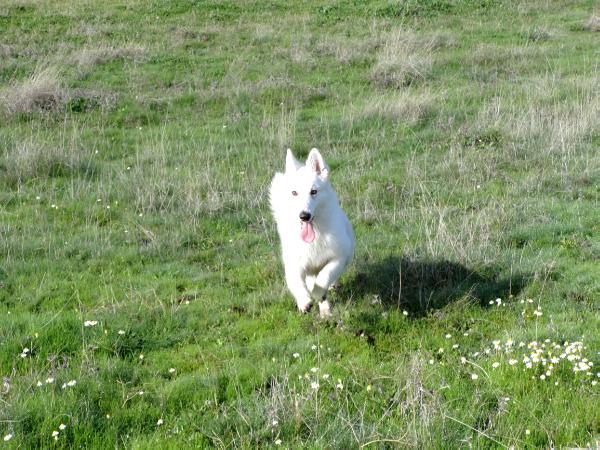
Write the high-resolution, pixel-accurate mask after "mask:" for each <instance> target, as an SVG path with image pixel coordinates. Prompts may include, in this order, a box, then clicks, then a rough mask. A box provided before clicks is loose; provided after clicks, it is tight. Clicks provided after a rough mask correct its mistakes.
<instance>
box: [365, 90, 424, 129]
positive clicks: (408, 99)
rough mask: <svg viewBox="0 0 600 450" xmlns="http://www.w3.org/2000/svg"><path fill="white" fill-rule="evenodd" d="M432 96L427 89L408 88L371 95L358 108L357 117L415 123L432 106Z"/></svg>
mask: <svg viewBox="0 0 600 450" xmlns="http://www.w3.org/2000/svg"><path fill="white" fill-rule="evenodd" d="M434 101H435V99H434V97H433V95H432V94H431V93H430V92H429V91H416V90H414V89H408V90H404V91H399V92H396V93H394V94H393V95H378V96H376V97H372V98H371V99H370V100H369V101H367V103H366V104H365V105H364V106H363V107H362V108H360V109H359V111H358V113H357V117H358V118H367V117H381V118H384V119H388V120H392V121H395V122H401V123H406V124H408V125H415V124H416V123H418V122H419V121H421V120H422V119H423V118H424V117H425V116H426V115H427V114H428V113H429V112H430V111H431V109H432V108H433V105H434Z"/></svg>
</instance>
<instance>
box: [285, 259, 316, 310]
mask: <svg viewBox="0 0 600 450" xmlns="http://www.w3.org/2000/svg"><path fill="white" fill-rule="evenodd" d="M285 281H286V282H287V285H288V289H289V290H290V292H291V293H292V295H293V296H294V298H295V299H296V304H297V305H298V309H299V310H300V311H301V312H308V311H310V307H311V304H312V299H311V298H310V293H309V292H308V289H307V288H306V283H305V281H304V277H303V276H302V274H300V273H298V272H296V271H295V270H290V269H288V268H286V270H285Z"/></svg>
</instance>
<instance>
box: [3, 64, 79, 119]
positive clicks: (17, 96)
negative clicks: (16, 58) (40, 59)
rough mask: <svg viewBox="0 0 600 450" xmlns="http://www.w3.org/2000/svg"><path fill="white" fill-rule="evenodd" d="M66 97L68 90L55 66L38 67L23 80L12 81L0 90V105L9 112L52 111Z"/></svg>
mask: <svg viewBox="0 0 600 450" xmlns="http://www.w3.org/2000/svg"><path fill="white" fill-rule="evenodd" d="M68 98H69V94H68V90H67V88H66V87H65V85H64V83H63V81H62V80H61V77H60V74H59V72H58V70H57V69H56V68H55V67H45V68H41V69H38V70H36V71H35V72H34V73H33V74H32V75H31V76H30V77H29V78H27V79H25V80H24V81H22V82H13V83H12V84H10V85H9V86H8V87H6V88H4V89H3V90H2V91H0V105H2V106H3V108H4V109H5V110H6V112H8V113H9V114H18V113H32V112H54V111H57V110H59V109H61V108H62V107H63V106H64V104H65V102H66V101H67V100H68Z"/></svg>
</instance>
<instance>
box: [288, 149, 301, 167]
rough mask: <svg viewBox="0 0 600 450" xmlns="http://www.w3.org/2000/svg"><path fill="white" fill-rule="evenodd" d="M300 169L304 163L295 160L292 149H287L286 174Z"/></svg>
mask: <svg viewBox="0 0 600 450" xmlns="http://www.w3.org/2000/svg"><path fill="white" fill-rule="evenodd" d="M300 167H302V163H301V162H300V161H298V160H297V159H296V158H294V155H293V153H292V149H291V148H288V149H287V154H286V155H285V171H286V172H295V171H296V170H298V169H299V168H300Z"/></svg>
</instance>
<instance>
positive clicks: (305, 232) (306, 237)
mask: <svg viewBox="0 0 600 450" xmlns="http://www.w3.org/2000/svg"><path fill="white" fill-rule="evenodd" d="M300 237H301V238H302V240H303V241H304V242H307V243H309V244H310V243H311V242H312V241H314V240H315V230H314V229H313V226H312V223H311V222H302V229H301V230H300Z"/></svg>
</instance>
